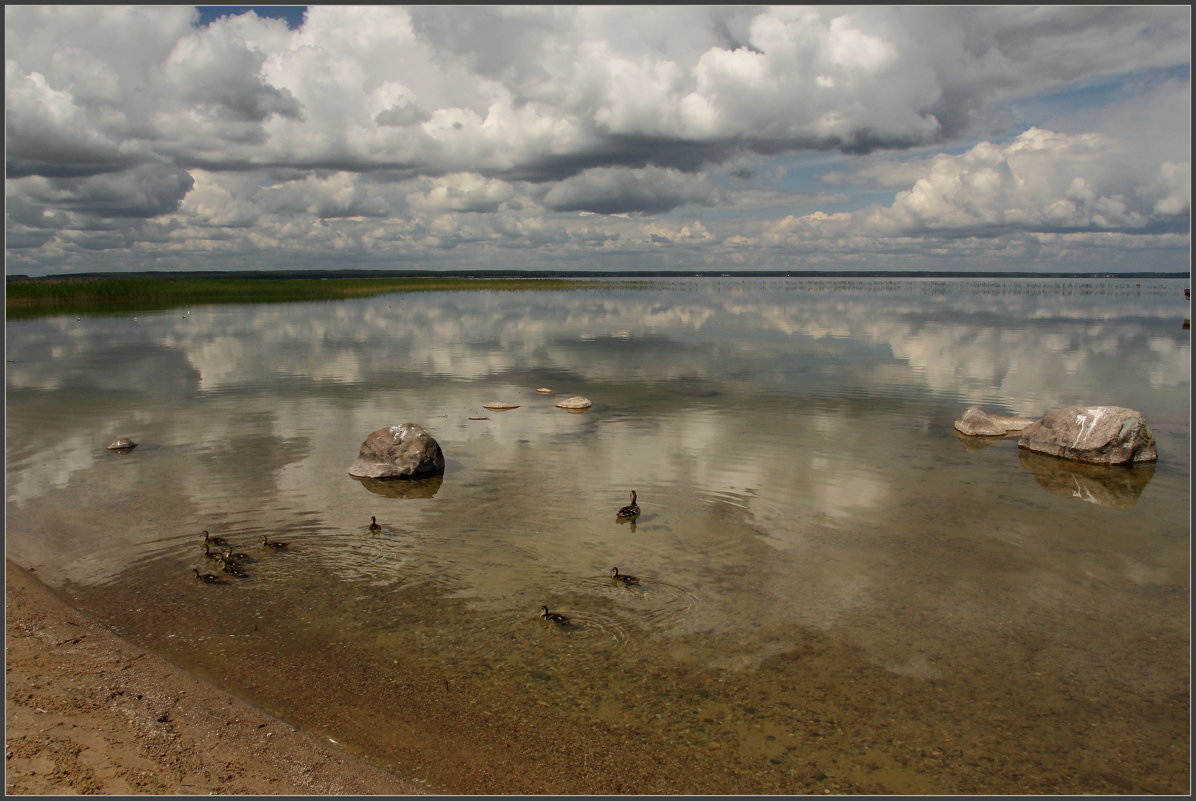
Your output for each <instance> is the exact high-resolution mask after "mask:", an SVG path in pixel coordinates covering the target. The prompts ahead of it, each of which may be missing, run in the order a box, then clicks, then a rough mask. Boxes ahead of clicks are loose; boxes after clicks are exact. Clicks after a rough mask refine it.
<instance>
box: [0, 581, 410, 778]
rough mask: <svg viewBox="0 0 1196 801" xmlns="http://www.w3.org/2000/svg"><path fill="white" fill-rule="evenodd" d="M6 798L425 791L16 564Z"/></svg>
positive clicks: (8, 642)
mask: <svg viewBox="0 0 1196 801" xmlns="http://www.w3.org/2000/svg"><path fill="white" fill-rule="evenodd" d="M5 587H6V593H5V597H6V608H5V623H6V632H5V650H6V679H7V682H6V702H7V703H6V706H5V726H6V743H5V759H6V766H7V770H6V778H5V782H6V784H5V791H6V794H7V795H59V794H100V795H124V794H142V795H148V794H163V795H186V794H201V795H206V794H213V793H215V794H221V795H284V794H285V795H292V794H295V795H313V794H318V795H415V794H421V793H423V792H424V791H423V790H422V789H421V787H420V786H419V785H418V784H417V783H414V782H411V781H408V780H405V779H403V778H401V777H399V776H397V775H395V774H393V773H391V772H389V771H387V770H384V769H382V768H380V767H378V766H376V765H374V764H371V763H370V762H368V761H366V760H364V759H362V758H360V757H357V756H355V755H352V754H346V753H344V752H342V751H340V750H338V749H337V748H336V746H335V745H333V744H331V743H329V742H327V741H322V740H320V739H318V738H316V737H314V736H312V735H310V734H307V733H304V732H302V731H299V730H297V729H295V728H294V727H292V726H291V725H289V724H287V723H285V722H283V721H280V720H278V719H277V718H274V717H271V716H270V715H268V714H266V713H264V712H263V711H262V710H260V709H258V708H256V707H254V706H252V705H250V704H247V703H245V702H244V701H242V700H240V699H238V698H236V697H234V696H232V695H230V694H228V693H226V692H223V691H221V690H220V689H218V688H216V687H215V686H213V685H212V684H210V683H208V682H206V681H204V680H203V679H201V678H199V677H197V676H194V675H192V674H190V673H188V672H186V671H184V670H182V669H180V668H178V667H177V666H175V665H173V664H171V663H170V662H168V661H166V660H164V659H161V658H159V657H157V656H155V655H153V654H150V653H146V652H145V651H143V650H141V649H140V648H137V647H136V646H134V645H132V644H130V643H129V642H127V641H125V640H123V639H121V638H120V637H118V636H116V635H115V634H113V633H112V632H111V631H110V630H109V629H108V628H107V627H105V626H103V625H102V624H100V623H98V622H95V621H94V620H91V619H89V618H88V617H86V616H85V615H83V614H82V613H80V612H78V611H77V610H75V609H73V608H71V607H70V606H68V605H67V604H66V603H64V602H63V601H62V600H61V599H59V598H58V597H57V596H56V595H54V593H53V592H51V591H50V590H49V589H48V588H47V587H46V586H45V585H43V584H42V583H41V582H40V581H38V580H37V578H36V577H35V575H34V574H31V573H30V572H29V571H27V570H25V569H23V568H21V567H20V566H18V565H16V564H14V563H13V562H11V561H8V562H7V564H6V581H5Z"/></svg>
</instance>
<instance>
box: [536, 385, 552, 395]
mask: <svg viewBox="0 0 1196 801" xmlns="http://www.w3.org/2000/svg"><path fill="white" fill-rule="evenodd" d="M536 392H539V393H540V394H541V395H551V394H552V390H551V389H549V388H548V387H540V388H539V389H537V390H536Z"/></svg>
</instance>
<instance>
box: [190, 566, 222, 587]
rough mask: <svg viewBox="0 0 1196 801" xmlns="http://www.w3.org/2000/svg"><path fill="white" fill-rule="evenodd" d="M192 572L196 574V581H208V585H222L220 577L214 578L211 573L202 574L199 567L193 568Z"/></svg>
mask: <svg viewBox="0 0 1196 801" xmlns="http://www.w3.org/2000/svg"><path fill="white" fill-rule="evenodd" d="M191 570H192V572H194V573H195V580H196V581H206V582H207V583H208V584H219V583H220V577H219V576H214V575H212V574H211V573H200V572H199V568H198V567H193V568H191Z"/></svg>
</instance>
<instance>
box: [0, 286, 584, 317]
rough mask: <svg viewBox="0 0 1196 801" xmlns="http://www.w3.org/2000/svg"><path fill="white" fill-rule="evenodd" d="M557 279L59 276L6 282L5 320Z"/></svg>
mask: <svg viewBox="0 0 1196 801" xmlns="http://www.w3.org/2000/svg"><path fill="white" fill-rule="evenodd" d="M580 286H594V284H593V282H587V281H580V280H567V279H559V278H533V279H506V278H457V277H451V278H425V277H420V278H289V277H288V278H277V279H261V278H231V277H230V278H207V277H205V278H153V277H145V276H131V277H128V278H62V279H41V280H35V281H8V282H6V287H5V289H6V292H5V302H4V307H5V314H6V315H7V317H8V318H9V319H16V318H25V317H40V316H43V315H49V314H97V313H99V314H103V313H113V312H127V311H155V310H163V309H173V308H178V307H180V306H188V305H192V304H207V303H286V302H294V301H308V300H336V299H339V298H346V297H368V296H372V295H384V294H387V293H391V292H427V291H432V290H470V289H487V290H528V289H535V290H540V289H574V288H577V287H580Z"/></svg>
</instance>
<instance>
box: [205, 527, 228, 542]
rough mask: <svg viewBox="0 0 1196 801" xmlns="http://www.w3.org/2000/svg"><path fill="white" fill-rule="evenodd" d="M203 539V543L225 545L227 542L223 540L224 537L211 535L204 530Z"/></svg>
mask: <svg viewBox="0 0 1196 801" xmlns="http://www.w3.org/2000/svg"><path fill="white" fill-rule="evenodd" d="M203 541H204V542H205V543H209V542H210V543H212V544H213V545H225V544H226V543H227V540H225V539H224V537H213V536H212V535H210V534H208V532H207V531H206V530H205V531H204V533H203Z"/></svg>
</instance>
